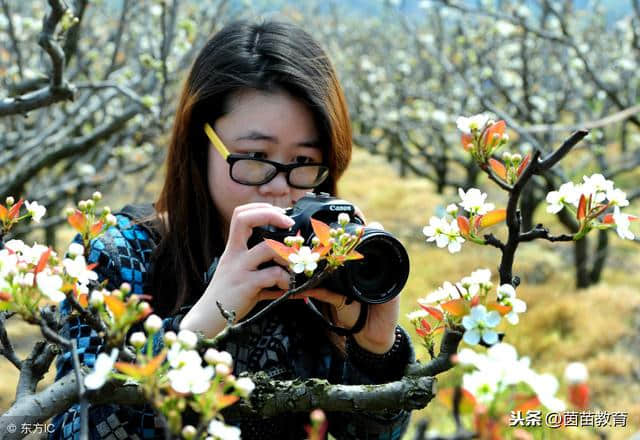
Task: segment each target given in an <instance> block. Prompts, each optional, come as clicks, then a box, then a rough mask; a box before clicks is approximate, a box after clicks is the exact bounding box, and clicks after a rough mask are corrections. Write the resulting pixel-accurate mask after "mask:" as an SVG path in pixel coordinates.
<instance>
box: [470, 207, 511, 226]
mask: <svg viewBox="0 0 640 440" xmlns="http://www.w3.org/2000/svg"><path fill="white" fill-rule="evenodd" d="M506 218H507V210H506V209H494V210H493V211H489V212H487V213H486V214H485V215H483V216H480V221H479V224H478V225H477V226H478V229H482V228H488V227H489V226H493V225H496V224H498V223H500V222H502V221H504V220H505V219H506Z"/></svg>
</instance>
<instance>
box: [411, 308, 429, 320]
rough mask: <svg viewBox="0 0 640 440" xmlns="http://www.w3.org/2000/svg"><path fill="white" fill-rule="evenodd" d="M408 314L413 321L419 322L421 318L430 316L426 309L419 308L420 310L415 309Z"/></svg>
mask: <svg viewBox="0 0 640 440" xmlns="http://www.w3.org/2000/svg"><path fill="white" fill-rule="evenodd" d="M406 316H407V319H408V320H409V321H411V322H419V321H420V320H422V319H424V318H426V317H427V316H429V314H428V313H427V311H426V310H423V309H418V310H414V311H413V312H409V313H407V315H406Z"/></svg>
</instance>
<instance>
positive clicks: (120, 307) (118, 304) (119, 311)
mask: <svg viewBox="0 0 640 440" xmlns="http://www.w3.org/2000/svg"><path fill="white" fill-rule="evenodd" d="M104 303H105V304H106V305H107V307H108V308H109V310H111V313H113V316H115V317H116V319H119V318H120V317H121V316H122V315H123V314H124V312H125V309H126V306H125V305H124V303H123V302H122V300H121V299H120V298H117V297H115V296H114V295H105V296H104Z"/></svg>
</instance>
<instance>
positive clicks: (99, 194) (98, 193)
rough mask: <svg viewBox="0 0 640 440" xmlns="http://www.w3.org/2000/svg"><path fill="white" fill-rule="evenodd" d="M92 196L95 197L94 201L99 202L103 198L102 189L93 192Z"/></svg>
mask: <svg viewBox="0 0 640 440" xmlns="http://www.w3.org/2000/svg"><path fill="white" fill-rule="evenodd" d="M91 198H92V199H93V201H94V202H99V201H100V200H102V193H101V192H100V191H96V192H94V193H93V195H92V196H91Z"/></svg>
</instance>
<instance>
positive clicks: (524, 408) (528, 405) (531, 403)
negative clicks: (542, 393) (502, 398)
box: [515, 396, 540, 413]
mask: <svg viewBox="0 0 640 440" xmlns="http://www.w3.org/2000/svg"><path fill="white" fill-rule="evenodd" d="M539 406H540V399H538V396H533V397H530V398H528V399H526V400H525V401H524V402H522V403H520V404H518V405H517V406H516V407H515V411H521V412H523V413H526V412H528V411H530V410H532V409H536V408H537V407H539Z"/></svg>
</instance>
